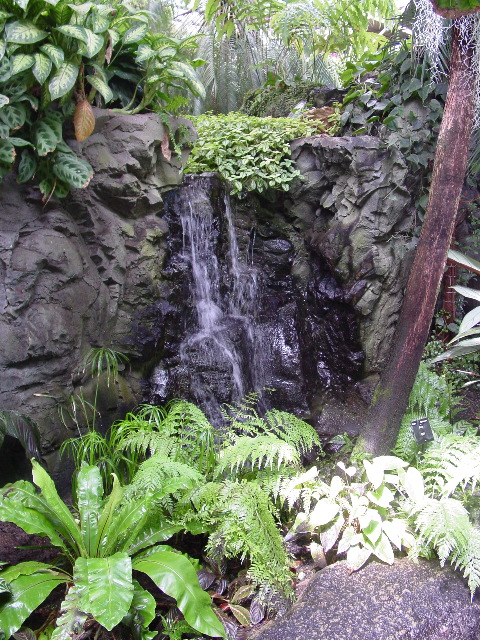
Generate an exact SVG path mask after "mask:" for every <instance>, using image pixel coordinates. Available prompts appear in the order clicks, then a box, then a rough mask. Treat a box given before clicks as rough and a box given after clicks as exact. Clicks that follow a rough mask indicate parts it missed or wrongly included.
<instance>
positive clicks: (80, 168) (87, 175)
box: [53, 153, 93, 189]
mask: <svg viewBox="0 0 480 640" xmlns="http://www.w3.org/2000/svg"><path fill="white" fill-rule="evenodd" d="M53 172H54V173H55V175H56V176H58V177H59V178H60V180H63V181H64V182H66V183H67V184H69V185H71V186H72V187H75V188H77V189H83V188H84V187H86V186H87V185H88V183H89V182H90V180H91V179H92V177H93V169H92V167H91V166H90V165H89V164H88V162H85V160H82V159H81V158H79V157H78V156H76V155H74V154H67V153H57V156H56V158H55V164H54V165H53Z"/></svg>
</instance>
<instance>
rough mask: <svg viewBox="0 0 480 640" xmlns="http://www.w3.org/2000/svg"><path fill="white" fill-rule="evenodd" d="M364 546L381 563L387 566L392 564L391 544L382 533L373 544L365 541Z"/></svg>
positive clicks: (393, 557)
mask: <svg viewBox="0 0 480 640" xmlns="http://www.w3.org/2000/svg"><path fill="white" fill-rule="evenodd" d="M365 544H366V547H367V548H369V549H370V550H371V551H372V553H373V554H374V555H376V556H377V558H378V559H379V560H381V561H382V562H386V563H387V564H393V561H394V559H395V556H394V553H393V548H392V544H391V542H390V540H389V539H388V537H387V536H386V535H385V533H383V532H382V534H381V535H380V537H379V538H378V540H377V541H376V542H375V543H372V542H371V541H370V540H368V539H366V541H365ZM347 560H348V556H347Z"/></svg>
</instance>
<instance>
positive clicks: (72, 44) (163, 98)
mask: <svg viewBox="0 0 480 640" xmlns="http://www.w3.org/2000/svg"><path fill="white" fill-rule="evenodd" d="M148 20H149V15H148V14H147V12H145V11H140V10H138V11H135V10H133V9H131V8H129V6H128V5H127V4H125V3H123V2H119V1H118V0H113V1H112V2H111V3H107V2H104V1H103V0H94V1H91V2H90V1H89V2H83V3H79V2H75V3H67V2H65V1H64V0H48V1H47V0H38V1H35V2H33V1H32V0H21V1H20V0H9V1H8V2H4V3H3V4H2V10H1V12H0V35H1V40H0V42H1V47H0V177H3V176H4V175H6V174H7V173H9V172H10V171H11V170H12V168H13V166H14V164H15V163H16V160H17V149H21V154H20V159H19V162H18V166H17V175H18V181H19V182H28V181H29V180H31V179H32V178H35V180H36V182H37V183H38V184H39V186H40V190H41V192H42V194H43V196H44V199H48V198H49V197H50V196H51V195H52V194H53V193H55V194H56V195H58V196H64V195H65V194H66V193H67V192H68V190H69V189H70V187H77V188H81V187H85V186H87V185H88V183H89V182H90V180H91V177H92V175H93V172H92V169H91V167H90V166H89V165H88V163H86V162H85V161H84V160H83V159H81V158H79V157H78V156H77V155H76V154H75V153H73V151H72V150H71V149H70V147H68V145H66V144H65V142H64V139H63V128H64V124H65V122H66V120H67V119H69V118H71V117H72V116H73V119H74V125H75V134H76V137H77V139H78V140H80V141H81V140H84V139H85V138H87V137H88V136H89V135H90V134H91V133H92V131H93V128H94V126H95V117H94V113H93V111H92V108H91V102H92V101H95V103H96V104H97V105H107V104H108V105H109V106H116V107H121V108H122V109H123V110H124V111H126V112H130V113H134V112H136V111H139V110H142V109H145V108H147V107H150V108H156V109H163V110H165V109H168V105H169V103H170V102H171V100H172V98H173V96H172V93H171V90H172V88H174V89H176V88H177V87H179V86H180V87H185V88H186V89H188V90H190V91H192V92H193V93H194V94H195V95H201V94H202V92H203V87H202V86H201V84H200V83H199V82H198V80H197V77H196V75H195V73H194V66H195V65H196V64H197V63H196V62H195V61H191V60H189V59H188V56H190V57H191V54H192V52H193V49H194V48H195V38H191V37H190V38H185V39H183V40H176V39H174V38H169V37H167V36H164V35H158V34H152V33H151V32H150V31H149V27H148Z"/></svg>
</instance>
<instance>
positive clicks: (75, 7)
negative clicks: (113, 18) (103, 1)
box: [67, 2, 94, 16]
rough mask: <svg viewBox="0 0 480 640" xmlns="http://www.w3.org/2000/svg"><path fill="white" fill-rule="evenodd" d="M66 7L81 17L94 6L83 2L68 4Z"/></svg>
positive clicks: (91, 3)
mask: <svg viewBox="0 0 480 640" xmlns="http://www.w3.org/2000/svg"><path fill="white" fill-rule="evenodd" d="M67 6H68V7H70V9H72V11H75V13H78V14H79V15H81V16H86V15H87V13H88V12H89V11H90V9H91V8H92V7H93V6H94V4H93V2H83V3H82V4H68V5H67Z"/></svg>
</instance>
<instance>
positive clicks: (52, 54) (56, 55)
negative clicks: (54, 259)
mask: <svg viewBox="0 0 480 640" xmlns="http://www.w3.org/2000/svg"><path fill="white" fill-rule="evenodd" d="M40 51H42V52H43V53H45V54H46V55H47V56H48V57H49V58H50V60H51V61H52V62H53V64H54V65H55V66H56V67H57V69H58V67H60V66H61V65H62V63H63V61H64V59H65V54H64V53H63V49H62V48H61V47H57V46H56V45H54V44H43V45H42V46H41V47H40Z"/></svg>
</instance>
